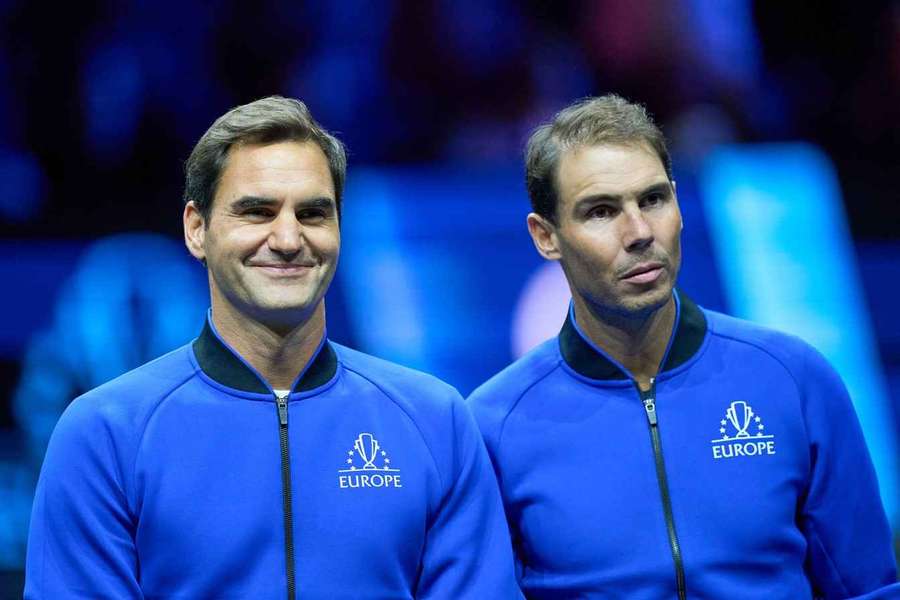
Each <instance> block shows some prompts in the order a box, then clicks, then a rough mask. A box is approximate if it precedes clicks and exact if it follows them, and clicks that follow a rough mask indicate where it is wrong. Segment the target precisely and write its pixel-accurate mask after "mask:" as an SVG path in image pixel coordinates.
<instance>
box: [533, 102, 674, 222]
mask: <svg viewBox="0 0 900 600" xmlns="http://www.w3.org/2000/svg"><path fill="white" fill-rule="evenodd" d="M632 143H646V144H648V145H649V146H650V147H651V148H652V149H653V150H654V151H655V152H656V154H657V155H658V156H659V159H660V161H662V164H663V168H664V169H665V170H666V176H667V177H668V178H669V180H670V181H671V179H672V160H671V158H670V157H669V151H668V149H667V148H666V139H665V137H663V134H662V131H660V129H659V127H657V126H656V123H654V122H653V119H652V118H650V115H648V114H647V111H646V109H645V108H644V107H643V106H641V105H640V104H635V103H633V102H629V101H628V100H625V99H624V98H622V97H621V96H617V95H615V94H607V95H605V96H600V97H591V98H584V99H582V100H579V101H578V102H575V103H574V104H571V105H569V106H567V107H566V108H564V109H563V110H561V111H560V112H558V113H557V114H556V116H555V117H553V120H552V121H550V122H549V123H545V124H543V125H541V126H540V127H538V128H537V129H535V130H534V132H533V133H532V134H531V137H530V138H529V139H528V144H527V146H526V148H525V186H526V188H527V189H528V196H529V198H530V199H531V206H532V209H533V210H534V212H536V213H537V214H539V215H541V216H542V217H544V218H545V219H547V220H549V221H550V222H551V223H556V207H557V205H558V203H559V189H558V185H557V173H558V171H559V161H560V158H561V157H562V153H563V152H565V151H566V150H570V149H572V148H575V147H578V146H595V145H598V144H632Z"/></svg>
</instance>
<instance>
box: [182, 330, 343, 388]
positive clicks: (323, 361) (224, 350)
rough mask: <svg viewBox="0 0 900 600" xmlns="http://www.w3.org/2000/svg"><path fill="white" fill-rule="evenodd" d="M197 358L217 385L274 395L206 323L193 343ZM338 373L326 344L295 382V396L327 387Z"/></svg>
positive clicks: (333, 352)
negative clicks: (297, 393)
mask: <svg viewBox="0 0 900 600" xmlns="http://www.w3.org/2000/svg"><path fill="white" fill-rule="evenodd" d="M193 348H194V355H195V356H196V357H197V363H198V364H199V365H200V368H201V369H202V370H203V372H204V373H206V374H207V375H208V376H209V377H210V378H212V379H213V380H214V381H216V382H218V383H221V384H222V385H224V386H226V387H230V388H233V389H236V390H240V391H243V392H251V393H256V394H271V393H272V390H271V389H269V387H268V386H267V385H266V384H265V382H264V381H262V379H260V377H259V375H257V373H256V372H255V371H253V369H251V368H250V367H248V366H247V365H246V364H244V361H242V360H241V359H240V358H238V356H237V355H236V354H235V353H234V352H232V350H231V349H229V348H228V347H227V346H226V345H225V344H224V343H222V340H220V339H219V338H218V336H217V335H216V334H215V332H214V331H213V330H212V327H211V326H210V324H209V321H207V322H206V323H205V324H204V325H203V331H202V332H201V333H200V336H199V337H198V338H197V339H196V340H194V344H193ZM336 372H337V354H336V353H335V351H334V348H333V347H332V346H331V343H329V342H328V340H327V339H326V340H325V343H324V344H322V347H321V348H320V349H319V352H318V353H317V354H316V355H315V357H314V358H313V361H312V363H311V364H310V365H309V368H308V369H307V370H306V372H305V373H304V374H303V377H301V378H300V381H298V382H296V383H295V385H294V388H293V390H291V391H292V392H305V391H309V390H312V389H315V388H317V387H320V386H322V385H325V384H326V383H328V382H329V381H331V378H332V377H334V374H335V373H336Z"/></svg>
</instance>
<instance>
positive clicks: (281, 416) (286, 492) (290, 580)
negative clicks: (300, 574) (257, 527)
mask: <svg viewBox="0 0 900 600" xmlns="http://www.w3.org/2000/svg"><path fill="white" fill-rule="evenodd" d="M275 405H276V406H277V407H278V439H279V441H280V443H281V500H282V509H283V513H284V566H285V570H286V573H287V597H288V600H294V597H295V595H296V587H295V582H294V515H293V509H292V508H291V451H290V444H289V440H288V404H287V396H278V395H276V396H275Z"/></svg>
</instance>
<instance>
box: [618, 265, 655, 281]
mask: <svg viewBox="0 0 900 600" xmlns="http://www.w3.org/2000/svg"><path fill="white" fill-rule="evenodd" d="M662 272H663V264H662V263H659V262H647V263H641V264H639V265H637V266H635V267H633V268H631V269H629V270H628V271H627V272H626V273H625V274H624V275H622V277H621V279H622V281H626V282H628V283H652V282H654V281H656V280H657V279H658V278H659V276H660V275H662Z"/></svg>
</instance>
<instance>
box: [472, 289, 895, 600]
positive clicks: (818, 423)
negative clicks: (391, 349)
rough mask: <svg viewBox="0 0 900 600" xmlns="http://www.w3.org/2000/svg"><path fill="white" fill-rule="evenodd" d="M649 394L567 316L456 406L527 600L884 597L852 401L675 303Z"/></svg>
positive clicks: (767, 339)
mask: <svg viewBox="0 0 900 600" xmlns="http://www.w3.org/2000/svg"><path fill="white" fill-rule="evenodd" d="M676 302H677V317H676V325H675V329H674V333H673V335H672V336H671V340H670V342H669V348H668V349H667V351H666V355H665V358H664V360H663V363H662V368H661V369H660V372H659V374H658V376H657V377H656V379H655V384H654V386H653V387H654V389H652V390H650V391H648V392H645V393H642V392H640V391H639V388H638V387H637V385H636V384H635V383H634V381H633V379H632V377H631V376H630V374H629V373H628V372H627V371H626V370H625V369H624V368H623V367H622V366H621V365H619V364H617V363H616V361H615V360H613V359H612V358H611V357H609V356H608V355H606V354H605V353H604V352H603V351H602V350H600V349H599V348H597V347H596V346H595V345H593V344H592V343H591V342H590V341H589V340H588V338H587V337H586V336H585V335H583V333H582V332H581V331H580V330H579V329H578V327H577V325H576V323H575V320H574V314H573V311H570V314H569V318H568V319H567V321H566V323H565V325H564V326H563V328H562V331H561V332H560V334H559V337H558V338H556V339H552V340H550V341H548V342H546V343H544V344H542V345H541V346H539V347H538V348H536V349H535V350H533V351H532V352H530V353H529V354H527V355H526V356H524V357H523V358H521V359H520V360H519V361H517V362H515V363H513V364H512V365H511V366H510V367H508V368H507V369H505V370H504V371H502V372H501V373H500V374H498V375H496V376H495V377H494V378H492V379H491V380H489V381H488V382H487V383H485V384H484V385H483V386H481V387H480V388H478V389H477V390H476V391H475V392H474V393H473V394H472V396H471V398H470V406H471V407H472V409H473V411H474V413H475V417H476V419H477V421H478V422H479V425H480V427H481V430H482V433H483V435H484V438H485V441H486V442H487V447H488V452H489V453H490V455H491V459H492V461H493V464H494V468H495V471H496V473H497V477H498V480H499V482H500V490H501V495H502V496H503V500H504V504H505V506H506V513H507V518H508V520H509V524H510V529H511V532H512V537H513V546H514V549H515V552H516V557H517V563H518V576H519V580H520V585H521V587H522V589H523V591H524V592H525V595H526V597H528V598H627V599H629V600H640V599H648V600H649V599H653V600H658V599H660V598H678V597H679V595H680V596H681V597H686V598H741V599H744V598H748V599H756V598H759V599H766V600H777V599H784V600H800V599H803V598H811V597H824V598H851V597H859V598H867V599H874V598H900V585H898V584H896V583H895V582H896V566H895V562H894V556H893V551H892V548H891V532H890V529H889V527H888V524H887V520H886V518H885V515H884V509H883V508H882V506H881V501H880V497H879V493H878V485H877V482H876V479H875V473H874V469H873V467H872V464H871V460H870V458H869V455H868V451H867V450H866V446H865V443H864V441H863V436H862V432H861V429H860V426H859V423H858V420H857V418H856V414H855V412H854V410H853V407H852V404H851V402H850V398H849V397H848V395H847V392H846V390H845V388H844V386H843V384H842V382H841V380H840V379H839V377H838V375H837V374H836V373H835V372H834V370H833V369H832V368H831V367H830V366H829V365H828V364H827V362H826V361H825V359H824V358H822V356H821V355H819V353H817V352H816V351H815V350H813V349H812V348H811V347H809V346H808V345H806V344H805V343H804V342H802V341H800V340H799V339H797V338H795V337H792V336H788V335H785V334H782V333H778V332H775V331H771V330H768V329H764V328H762V327H758V326H755V325H752V324H750V323H747V322H744V321H740V320H738V319H734V318H731V317H728V316H725V315H722V314H719V313H715V312H711V311H707V310H703V309H700V308H699V307H697V306H696V305H695V304H694V303H692V302H691V301H690V300H689V299H687V298H686V297H685V296H683V295H682V296H681V297H680V298H679V297H678V296H677V295H676Z"/></svg>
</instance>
